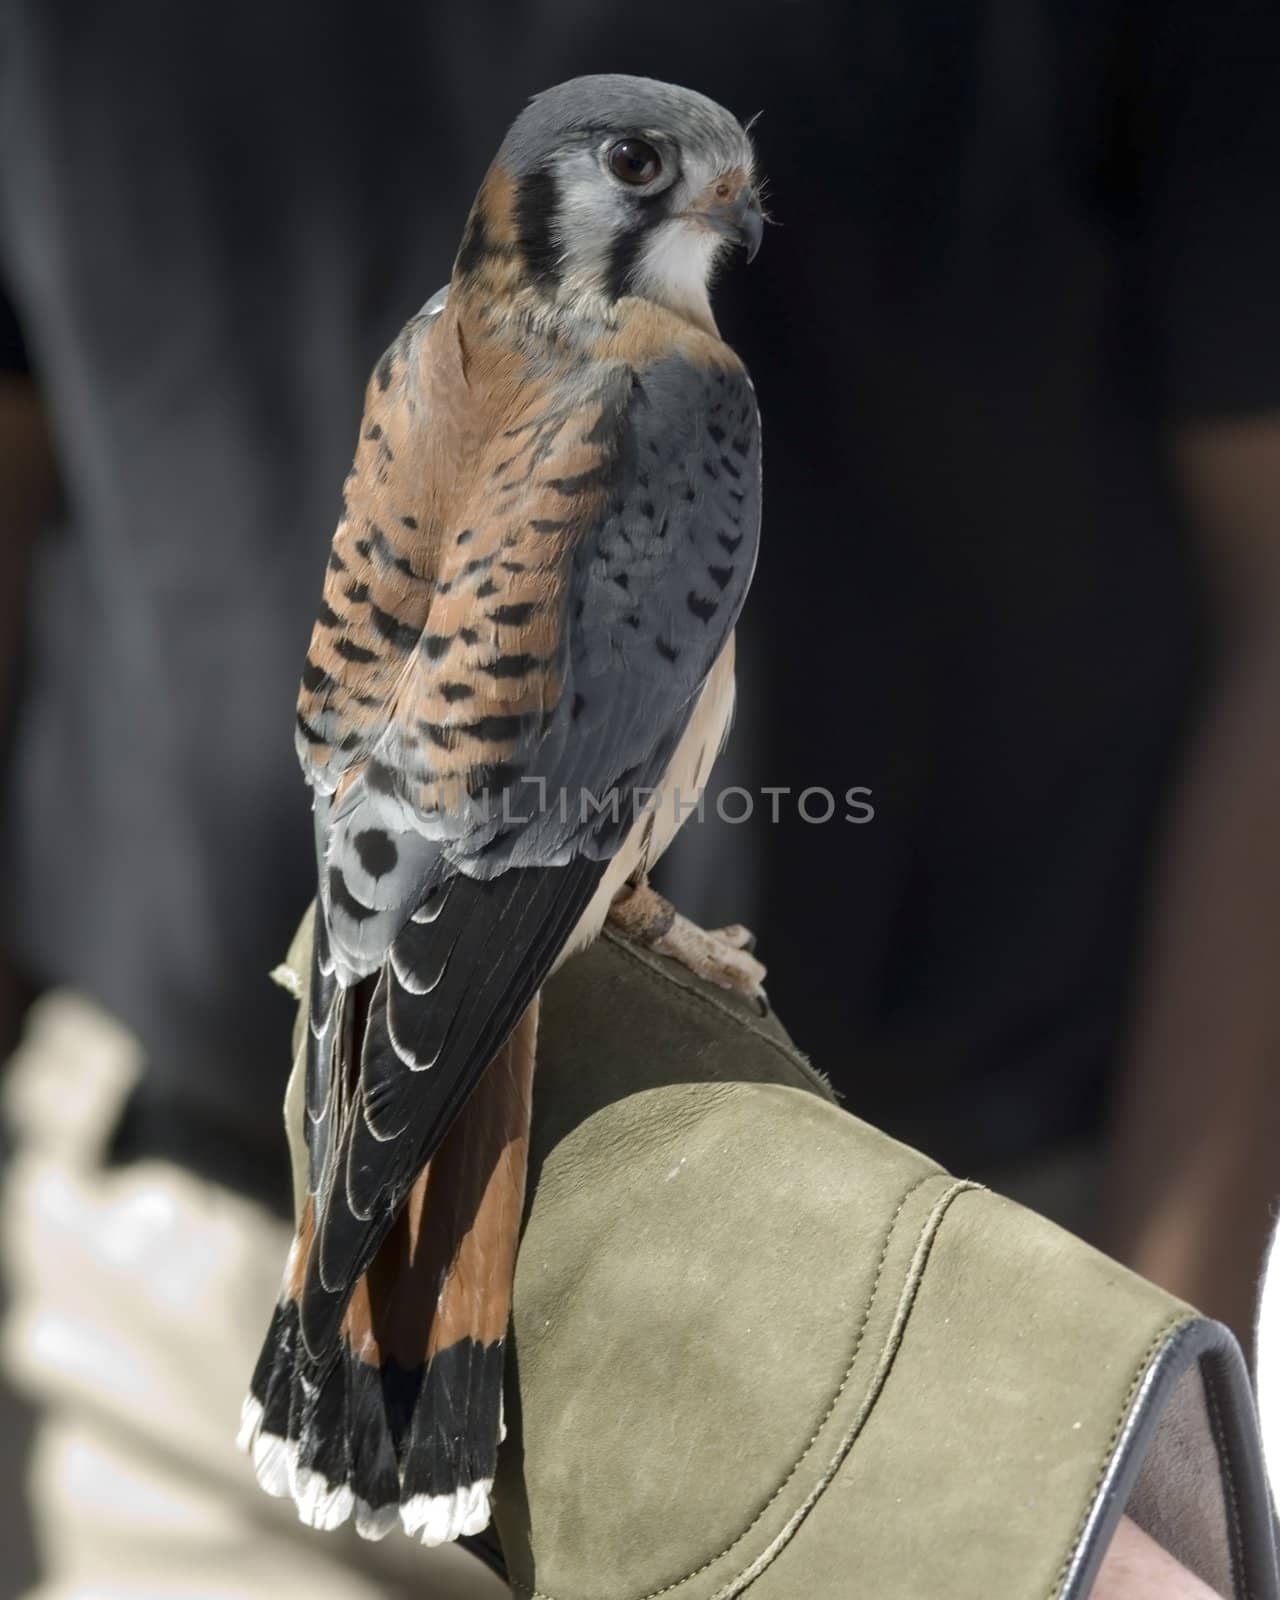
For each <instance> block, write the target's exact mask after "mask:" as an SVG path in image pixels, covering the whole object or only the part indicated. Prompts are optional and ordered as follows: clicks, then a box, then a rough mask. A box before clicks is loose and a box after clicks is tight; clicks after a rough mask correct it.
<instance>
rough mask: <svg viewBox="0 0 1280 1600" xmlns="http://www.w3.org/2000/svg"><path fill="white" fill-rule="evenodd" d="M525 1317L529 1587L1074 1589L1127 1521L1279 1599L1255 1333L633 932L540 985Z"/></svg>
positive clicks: (1217, 1583)
mask: <svg viewBox="0 0 1280 1600" xmlns="http://www.w3.org/2000/svg"><path fill="white" fill-rule="evenodd" d="M308 936H309V929H308V926H307V925H305V924H304V927H303V929H302V930H301V932H300V935H299V941H300V943H299V944H297V945H295V949H294V951H293V952H291V955H290V960H289V962H288V964H287V965H288V968H289V969H290V970H291V974H296V973H305V972H306V971H307V958H306V948H305V946H306V941H307V938H308ZM291 1121H293V1122H295V1125H296V1120H295V1119H293V1118H291ZM513 1323H514V1327H513V1338H512V1341H511V1344H510V1347H509V1348H510V1352H511V1353H510V1359H509V1363H508V1371H507V1411H506V1414H507V1419H508V1428H509V1431H508V1435H507V1439H506V1442H505V1445H504V1447H503V1450H502V1453H501V1456H500V1460H499V1475H498V1480H497V1483H496V1485H495V1497H494V1498H495V1507H496V1524H497V1534H498V1536H499V1538H500V1542H501V1560H502V1561H503V1562H504V1563H505V1569H506V1572H507V1574H508V1576H509V1579H510V1582H511V1584H512V1587H513V1590H514V1592H515V1593H516V1594H517V1595H519V1596H522V1597H528V1600H658V1597H662V1600H722V1597H728V1596H732V1595H737V1594H739V1593H742V1592H743V1591H747V1592H748V1593H749V1594H750V1596H751V1600H784V1597H785V1600H797V1597H803V1600H820V1597H825V1596H832V1597H834V1596H842V1597H843V1596H850V1595H856V1596H865V1597H867V1600H940V1597H946V1600H1057V1597H1071V1600H1079V1597H1083V1596H1084V1595H1086V1594H1087V1593H1088V1590H1089V1587H1090V1585H1091V1583H1092V1579H1093V1575H1094V1572H1095V1571H1096V1567H1097V1563H1098V1561H1099V1560H1100V1558H1101V1555H1102V1552H1103V1551H1104V1550H1105V1548H1106V1545H1107V1542H1108V1541H1109V1539H1110V1536H1111V1533H1112V1531H1113V1529H1114V1526H1115V1524H1116V1522H1117V1520H1118V1519H1119V1517H1120V1515H1121V1513H1122V1512H1123V1511H1126V1510H1127V1511H1128V1514H1129V1515H1130V1516H1132V1517H1133V1518H1134V1519H1135V1520H1136V1521H1137V1522H1138V1523H1139V1525H1140V1526H1142V1527H1144V1528H1145V1529H1146V1530H1147V1531H1148V1532H1150V1533H1152V1534H1153V1535H1154V1536H1155V1537H1157V1538H1158V1539H1159V1540H1160V1542H1161V1543H1162V1544H1164V1545H1165V1546H1166V1548H1168V1549H1170V1550H1171V1551H1172V1553H1173V1554H1174V1555H1176V1556H1177V1557H1178V1558H1179V1559H1180V1560H1181V1561H1182V1562H1183V1563H1184V1564H1185V1565H1186V1566H1188V1567H1190V1568H1191V1569H1192V1570H1193V1571H1194V1572H1196V1573H1198V1574H1199V1575H1200V1576H1201V1577H1202V1578H1204V1579H1205V1581H1206V1582H1208V1583H1209V1584H1210V1585H1211V1586H1213V1587H1215V1588H1216V1589H1217V1590H1218V1591H1219V1592H1220V1593H1221V1594H1224V1595H1228V1596H1231V1597H1233V1600H1236V1597H1239V1600H1245V1597H1249V1600H1275V1597H1276V1594H1277V1589H1276V1575H1275V1564H1274V1550H1273V1545H1272V1534H1271V1524H1270V1513H1269V1506H1268V1500H1267V1496H1266V1490H1265V1487H1264V1484H1263V1480H1262V1477H1261V1469H1260V1462H1259V1455H1258V1448H1257V1441H1256V1434H1255V1425H1254V1421H1253V1412H1252V1404H1251V1400H1250V1396H1249V1390H1248V1384H1247V1380H1246V1377H1245V1374H1244V1368H1243V1364H1242V1362H1241V1359H1240V1355H1239V1351H1238V1349H1237V1347H1236V1345H1235V1343H1234V1340H1233V1339H1232V1336H1231V1335H1230V1333H1228V1332H1227V1330H1226V1329H1225V1328H1222V1327H1221V1326H1219V1325H1218V1324H1216V1323H1212V1322H1209V1321H1207V1320H1206V1319H1205V1318H1203V1317H1200V1316H1199V1315H1198V1314H1197V1313H1196V1312H1195V1311H1193V1310H1192V1309H1191V1308H1190V1307H1189V1306H1186V1305H1183V1304H1181V1303H1180V1302H1179V1301H1176V1300H1174V1299H1173V1298H1171V1297H1170V1296H1169V1295H1166V1294H1164V1293H1163V1292H1162V1291H1160V1290H1159V1289H1156V1288H1154V1287H1153V1286H1152V1285H1150V1284H1148V1283H1145V1282H1143V1281H1142V1280H1141V1279H1139V1278H1137V1277H1135V1276H1134V1275H1133V1274H1132V1273H1130V1272H1127V1271H1125V1270H1124V1269H1123V1268H1121V1267H1119V1266H1117V1265H1116V1264H1115V1263H1114V1262H1111V1261H1109V1260H1107V1259H1106V1258H1105V1257H1103V1256H1101V1255H1099V1254H1098V1253H1097V1252H1096V1251H1094V1250H1092V1249H1090V1248H1089V1247H1087V1246H1086V1245H1084V1244H1082V1243H1080V1241H1078V1240H1077V1239H1074V1238H1073V1237H1071V1236H1070V1235H1069V1234H1066V1233H1064V1232H1063V1231H1062V1230H1060V1229H1059V1228H1057V1227H1055V1226H1053V1225H1052V1224H1051V1223H1048V1222H1046V1221H1044V1220H1042V1219H1041V1218H1039V1217H1036V1216H1035V1215H1033V1214H1032V1213H1030V1212H1028V1211H1025V1210H1023V1209H1022V1208H1020V1207H1018V1206H1016V1205H1014V1204H1012V1203H1011V1202H1009V1201H1006V1200H1002V1199H1000V1198H998V1197H997V1196H995V1195H993V1194H990V1193H988V1192H987V1191H985V1190H982V1189H980V1188H978V1187H976V1186H974V1185H972V1184H969V1183H966V1182H964V1181H960V1180H956V1179H954V1178H952V1177H951V1176H950V1175H949V1174H947V1173H946V1172H944V1171H942V1170H941V1169H940V1168H939V1167H937V1166H936V1165H935V1164H934V1163H932V1162H931V1161H929V1160H927V1159H926V1158H925V1157H924V1156H922V1155H920V1154H918V1153H917V1152H915V1151H913V1150H909V1149H907V1148H906V1147H905V1146H903V1145H900V1144H897V1143H895V1142H894V1141H893V1140H891V1139H888V1138H886V1137H885V1136H884V1135H883V1134H881V1133H878V1132H877V1131H876V1130H875V1129H873V1128H871V1127H868V1126H867V1125H866V1124H865V1123H862V1122H859V1121H858V1120H857V1119H856V1118H854V1117H852V1116H850V1115H848V1114H847V1113H846V1112H844V1111H842V1110H840V1109H839V1108H838V1107H837V1106H836V1105H835V1104H834V1103H833V1101H832V1097H831V1095H830V1093H829V1091H828V1089H827V1087H826V1085H825V1083H824V1082H823V1080H822V1079H821V1078H820V1077H819V1076H818V1074H816V1073H815V1072H814V1071H813V1070H812V1069H811V1068H810V1067H809V1066H808V1065H807V1064H806V1062H805V1061H804V1060H803V1059H802V1058H801V1057H800V1056H799V1055H798V1054H797V1052H796V1051H795V1049H794V1048H793V1047H792V1045H791V1043H790V1041H789V1040H788V1038H787V1036H786V1034H785V1032H784V1031H783V1029H782V1027H781V1026H780V1024H779V1023H778V1022H777V1020H776V1019H775V1018H773V1017H765V1018H761V1017H759V1016H757V1015H756V1014H755V1012H754V1010H753V1008H752V1007H751V1006H750V1005H749V1004H748V1003H747V1002H745V1001H739V1000H737V999H736V998H735V997H733V996H731V995H729V994H727V993H725V992H723V991H721V990H718V989H714V988H711V987H709V986H707V985H706V984H703V983H701V982H700V981H698V980H697V979H695V978H693V977H692V976H691V975H690V974H689V973H688V972H686V971H685V970H684V969H683V968H682V967H679V966H677V965H676V964H674V963H673V962H670V961H667V960H662V959H660V958H658V957H655V956H653V955H652V954H650V953H649V952H647V951H645V950H643V949H640V948H639V947H637V946H635V945H632V944H628V943H626V942H625V941H623V940H622V939H620V938H618V937H617V936H616V935H614V934H613V933H612V932H606V934H605V935H604V937H603V938H602V939H601V940H600V941H599V942H598V943H597V944H596V945H595V946H593V947H592V948H591V949H590V950H588V951H587V952H585V953H584V954H582V955H580V956H578V957H576V958H575V959H574V960H573V961H571V962H570V963H568V965H567V966H566V967H565V968H564V970H563V971H561V972H560V973H559V974H557V976H556V977H555V978H554V979H553V980H552V982H551V983H550V985H549V987H548V989H547V991H546V992H545V994H544V1000H543V1011H542V1024H541V1033H540V1037H539V1048H538V1076H537V1080H536V1084H535V1093H534V1126H533V1144H532V1163H531V1170H530V1185H529V1200H528V1216H527V1221H526V1225H525V1232H524V1236H523V1241H522V1244H521V1248H520V1256H519V1261H518V1265H517V1272H516V1285H515V1302H514V1313H513Z"/></svg>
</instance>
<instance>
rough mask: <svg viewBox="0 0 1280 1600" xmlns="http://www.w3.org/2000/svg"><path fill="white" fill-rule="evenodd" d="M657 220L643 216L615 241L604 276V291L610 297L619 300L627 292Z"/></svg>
mask: <svg viewBox="0 0 1280 1600" xmlns="http://www.w3.org/2000/svg"><path fill="white" fill-rule="evenodd" d="M655 220H656V219H653V218H649V217H642V218H641V219H640V221H639V222H637V223H635V224H633V225H632V226H631V227H630V228H626V229H624V231H623V232H622V233H620V234H619V235H618V237H617V238H616V239H615V240H614V241H613V245H612V247H611V249H610V251H609V265H608V266H607V267H606V269H605V277H604V292H605V295H606V297H607V298H608V299H610V300H617V299H618V298H619V297H620V296H622V295H624V294H626V292H627V286H628V282H629V280H630V278H631V273H632V271H633V269H634V267H635V264H636V262H637V261H638V260H639V258H640V252H641V250H642V249H643V248H644V242H645V240H646V239H647V238H648V237H649V235H650V234H651V233H652V232H653V224H654V221H655Z"/></svg>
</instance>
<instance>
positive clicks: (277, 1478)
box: [240, 999, 538, 1544]
mask: <svg viewBox="0 0 1280 1600" xmlns="http://www.w3.org/2000/svg"><path fill="white" fill-rule="evenodd" d="M537 1010H538V1002H537V1000H536V999H535V1000H534V1002H533V1004H532V1005H531V1006H530V1007H529V1009H528V1010H527V1011H526V1012H525V1014H524V1017H523V1018H522V1020H521V1021H520V1023H519V1025H518V1026H517V1028H516V1030H515V1032H514V1033H513V1034H512V1035H511V1037H510V1039H508V1041H507V1043H506V1044H505V1045H504V1046H503V1048H502V1050H501V1052H500V1053H499V1054H498V1056H497V1057H496V1058H495V1060H494V1061H493V1062H492V1063H491V1065H490V1066H489V1068H488V1069H487V1070H486V1071H485V1073H484V1074H483V1076H482V1077H481V1079H480V1082H479V1084H478V1085H477V1087H476V1089H475V1091H474V1092H473V1094H472V1095H471V1097H470V1099H469V1100H468V1101H467V1102H466V1105H465V1106H464V1108H463V1110H462V1111H461V1112H460V1114H459V1115H458V1117H457V1120H456V1121H455V1122H454V1124H453V1126H452V1127H451V1128H450V1130H449V1132H448V1134H447V1135H446V1136H445V1139H444V1141H443V1143H442V1144H441V1145H440V1147H439V1149H438V1150H437V1151H436V1153H435V1155H434V1156H433V1157H432V1159H431V1162H430V1164H429V1165H428V1166H427V1167H426V1168H425V1169H424V1171H423V1172H422V1174H421V1175H420V1177H419V1178H418V1180H417V1182H416V1183H415V1184H414V1186H413V1188H412V1190H411V1191H410V1194H409V1197H408V1199H407V1201H406V1202H405V1205H404V1207H403V1209H402V1211H401V1213H400V1215H399V1216H398V1217H397V1219H396V1222H395V1224H394V1225H393V1227H392V1229H391V1232H390V1233H389V1234H388V1236H387V1238H386V1239H385V1240H384V1242H383V1244H382V1246H381V1247H380V1249H379V1251H378V1254H377V1256H376V1257H375V1258H374V1261H373V1263H372V1265H371V1266H370V1268H369V1270H368V1271H367V1272H366V1273H365V1274H364V1276H363V1277H362V1278H360V1279H359V1281H358V1282H357V1284H356V1287H355V1289H354V1291H353V1293H352V1296H351V1299H350V1301H349V1303H348V1305H347V1308H346V1312H345V1315H344V1316H343V1318H342V1322H341V1325H340V1328H339V1332H338V1335H337V1338H336V1341H335V1343H334V1345H333V1347H332V1348H331V1349H327V1350H325V1351H324V1352H322V1353H321V1354H320V1355H319V1356H315V1357H313V1356H312V1355H311V1354H310V1352H309V1351H308V1350H307V1349H306V1347H305V1345H304V1343H303V1340H302V1337H301V1333H300V1329H299V1315H298V1297H299V1295H300V1293H301V1291H302V1285H303V1280H304V1277H305V1273H306V1266H307V1259H308V1256H309V1254H310V1251H311V1248H312V1244H313V1234H314V1217H313V1214H312V1209H311V1202H310V1200H308V1202H307V1207H306V1210H305V1211H304V1213H303V1216H302V1218H301V1220H300V1224H299V1228H298V1233H297V1236H296V1237H295V1239H294V1242H293V1247H292V1249H291V1251H290V1254H289V1263H288V1266H287V1268H286V1270H285V1280H284V1286H283V1289H282V1292H281V1296H280V1300H279V1302H278V1304H277V1306H276V1310H275V1315H274V1316H273V1318H272V1321H271V1327H270V1329H269V1331H268V1333H267V1338H266V1343H265V1344H264V1346H263V1350H262V1355H261V1356H260V1358H259V1360H258V1365H257V1369H256V1370H255V1372H254V1375H253V1381H252V1384H251V1386H250V1393H249V1396H248V1398H247V1399H246V1401H245V1404H244V1412H243V1418H242V1426H241V1431H240V1445H241V1448H242V1449H244V1450H247V1451H250V1452H251V1453H252V1457H253V1464H254V1469H255V1471H256V1473H257V1476H258V1481H259V1482H260V1483H261V1484H262V1486H263V1488H264V1489H266V1490H267V1491H268V1493H270V1494H275V1495H282V1496H283V1495H292V1497H293V1499H294V1500H295V1502H296V1503H297V1506H298V1514H299V1516H300V1517H301V1518H302V1520H303V1522H305V1523H308V1524H310V1525H311V1526H312V1527H317V1528H336V1527H338V1526H340V1525H341V1524H342V1523H344V1522H346V1521H347V1520H348V1519H349V1518H351V1517H354V1518H355V1523H356V1528H357V1530H358V1531H359V1532H360V1533H361V1534H362V1535H364V1537H365V1538H368V1539H380V1538H382V1537H383V1536H384V1535H386V1534H387V1533H389V1532H390V1531H391V1529H392V1528H394V1527H395V1526H396V1524H397V1523H399V1524H401V1525H402V1526H403V1528H404V1530H405V1532H406V1533H409V1534H411V1535H416V1536H418V1537H420V1538H421V1540H422V1542H423V1543H424V1544H440V1543H443V1542H444V1541H446V1540H450V1539H456V1538H458V1537H459V1535H462V1534H474V1533H478V1532H480V1530H481V1529H482V1528H484V1527H485V1526H486V1525H487V1523H488V1521H489V1494H490V1489H491V1487H492V1484H493V1477H494V1470H495V1466H496V1463H497V1451H498V1443H499V1440H500V1438H501V1435H502V1371H503V1350H504V1344H505V1338H506V1331H507V1319H508V1315H509V1311H510V1305H511V1278H512V1272H513V1270H514V1263H515V1250H516V1240H517V1235H518V1231H519V1226H520V1216H521V1210H522V1207H523V1200H524V1185H525V1173H526V1170H527V1165H528V1132H529V1105H530V1091H531V1087H532V1081H533V1060H534V1042H535V1035H536V1030H537Z"/></svg>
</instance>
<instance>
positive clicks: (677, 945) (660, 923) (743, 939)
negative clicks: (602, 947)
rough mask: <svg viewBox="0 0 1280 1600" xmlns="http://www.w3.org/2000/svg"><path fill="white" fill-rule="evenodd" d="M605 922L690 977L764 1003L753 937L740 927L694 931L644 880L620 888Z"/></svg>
mask: <svg viewBox="0 0 1280 1600" xmlns="http://www.w3.org/2000/svg"><path fill="white" fill-rule="evenodd" d="M609 921H610V922H612V923H613V925H614V927H616V928H617V929H618V931H619V932H620V933H623V934H625V935H626V936H627V938H629V939H634V940H635V942H636V943H637V944H642V945H644V946H645V948H646V949H648V950H653V951H654V952H656V954H658V955H660V956H670V957H671V959H672V960H673V961H678V962H679V963H680V965H681V966H683V967H686V968H687V969H688V970H689V971H690V972H692V973H693V975H694V976H695V977H697V978H702V979H704V980H705V981H706V982H708V983H714V984H716V985H718V987H720V988H721V989H732V990H733V991H734V993H735V994H741V995H745V996H746V997H747V998H748V999H749V1000H754V1001H755V1002H756V1004H757V1005H759V1006H760V1007H761V1008H762V1009H763V1008H764V1007H766V1006H767V1005H768V1001H767V998H766V996H765V992H764V978H765V968H764V966H763V965H762V963H761V962H759V961H757V960H756V958H755V956H753V955H752V953H751V951H752V949H753V947H754V945H755V935H754V934H753V933H751V931H750V930H749V929H747V928H744V927H742V925H741V924H740V923H736V922H735V923H734V924H733V925H732V926H730V927H728V928H711V929H707V928H700V927H699V926H698V925H697V923H696V922H690V921H689V919H688V917H682V916H681V915H680V913H679V912H678V911H677V910H676V908H675V907H674V906H673V905H672V904H671V902H670V901H669V900H664V899H663V897H662V896H661V895H660V894H659V893H658V892H657V890H656V889H653V888H651V887H650V886H649V884H648V883H647V882H646V881H642V882H640V883H638V884H634V885H630V886H628V888H626V889H624V890H623V892H622V894H621V895H620V896H619V897H618V899H616V900H615V901H614V903H613V905H612V906H611V907H610V910H609Z"/></svg>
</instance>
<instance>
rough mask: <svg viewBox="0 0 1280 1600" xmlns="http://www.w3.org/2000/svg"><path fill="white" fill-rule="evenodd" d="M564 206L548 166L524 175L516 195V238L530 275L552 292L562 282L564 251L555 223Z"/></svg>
mask: <svg viewBox="0 0 1280 1600" xmlns="http://www.w3.org/2000/svg"><path fill="white" fill-rule="evenodd" d="M559 208H560V190H559V186H558V185H557V183H556V180H555V174H554V173H552V172H549V171H546V170H545V169H544V170H542V171H538V172H530V173H529V174H527V176H525V177H523V178H521V180H520V188H519V191H518V193H517V195H516V237H517V239H518V240H519V242H520V249H521V250H522V251H523V253H524V259H525V264H526V266H527V267H528V271H529V276H530V277H531V278H532V279H533V281H534V282H535V283H537V284H538V285H539V286H540V287H541V288H544V289H545V290H546V291H547V292H548V293H549V294H554V293H555V290H556V286H557V284H558V283H559V282H560V252H559V250H558V249H557V247H556V244H555V239H554V237H553V231H552V229H553V224H554V222H555V219H556V215H557V213H558V211H559Z"/></svg>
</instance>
